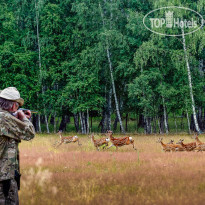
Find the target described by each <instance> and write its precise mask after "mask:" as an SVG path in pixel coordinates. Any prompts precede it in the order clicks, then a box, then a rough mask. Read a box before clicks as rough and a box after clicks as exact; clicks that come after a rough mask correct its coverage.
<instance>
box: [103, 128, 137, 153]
mask: <svg viewBox="0 0 205 205" xmlns="http://www.w3.org/2000/svg"><path fill="white" fill-rule="evenodd" d="M112 134H113V132H112V131H111V130H108V131H107V133H106V135H107V136H108V137H109V138H110V142H111V143H112V145H110V146H109V147H108V149H110V148H111V147H113V146H115V147H116V150H118V147H122V146H124V145H130V144H132V145H133V149H135V150H137V149H136V148H135V145H134V140H133V139H132V137H113V136H112Z"/></svg>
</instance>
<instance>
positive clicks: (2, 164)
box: [0, 87, 35, 205]
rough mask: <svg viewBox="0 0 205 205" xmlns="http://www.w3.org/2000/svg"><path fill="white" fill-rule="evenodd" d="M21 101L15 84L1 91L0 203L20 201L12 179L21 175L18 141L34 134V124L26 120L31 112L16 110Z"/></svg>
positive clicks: (16, 202) (22, 101)
mask: <svg viewBox="0 0 205 205" xmlns="http://www.w3.org/2000/svg"><path fill="white" fill-rule="evenodd" d="M23 103H24V100H23V99H22V98H21V97H20V93H19V91H18V90H17V89H16V88H15V87H8V88H6V89H4V90H2V91H0V205H4V204H5V205H7V204H9V205H13V204H15V205H18V204H19V199H18V186H17V182H16V180H15V178H16V179H17V181H18V179H19V178H20V174H19V164H18V143H20V142H21V140H31V139H33V138H34V136H35V130H34V127H33V124H32V123H31V122H30V121H29V120H28V118H30V117H31V112H30V111H28V112H27V113H26V114H25V113H24V112H23V111H20V110H18V107H19V106H22V105H23Z"/></svg>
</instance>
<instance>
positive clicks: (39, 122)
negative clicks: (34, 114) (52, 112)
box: [38, 114, 41, 133]
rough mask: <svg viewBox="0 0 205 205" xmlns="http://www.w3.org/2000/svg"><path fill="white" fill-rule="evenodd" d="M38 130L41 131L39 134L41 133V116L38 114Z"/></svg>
mask: <svg viewBox="0 0 205 205" xmlns="http://www.w3.org/2000/svg"><path fill="white" fill-rule="evenodd" d="M38 129H39V132H40V133H41V115H40V114H38Z"/></svg>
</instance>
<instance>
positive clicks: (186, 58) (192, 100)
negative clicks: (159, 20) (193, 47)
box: [182, 28, 201, 133]
mask: <svg viewBox="0 0 205 205" xmlns="http://www.w3.org/2000/svg"><path fill="white" fill-rule="evenodd" d="M182 39H183V48H184V56H185V61H186V66H187V72H188V81H189V89H190V97H191V102H192V103H191V104H192V111H193V117H194V124H195V127H196V131H197V132H198V133H201V130H200V128H199V125H198V121H197V118H196V110H195V102H194V95H193V89H192V79H191V71H190V66H189V60H188V55H187V49H186V41H185V36H184V29H183V28H182Z"/></svg>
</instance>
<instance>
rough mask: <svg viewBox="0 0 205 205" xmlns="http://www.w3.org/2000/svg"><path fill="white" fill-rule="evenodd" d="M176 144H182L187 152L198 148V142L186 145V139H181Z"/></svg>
mask: <svg viewBox="0 0 205 205" xmlns="http://www.w3.org/2000/svg"><path fill="white" fill-rule="evenodd" d="M176 144H180V145H181V146H182V147H183V148H184V149H185V150H186V151H194V149H195V148H196V142H190V143H187V144H184V139H180V140H179V142H177V143H176Z"/></svg>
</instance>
